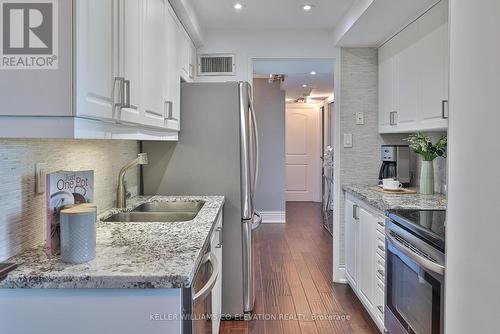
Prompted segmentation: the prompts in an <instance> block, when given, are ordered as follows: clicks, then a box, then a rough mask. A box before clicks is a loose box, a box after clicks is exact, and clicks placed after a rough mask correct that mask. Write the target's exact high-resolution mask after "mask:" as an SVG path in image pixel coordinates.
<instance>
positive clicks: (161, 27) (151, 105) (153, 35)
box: [139, 0, 167, 128]
mask: <svg viewBox="0 0 500 334" xmlns="http://www.w3.org/2000/svg"><path fill="white" fill-rule="evenodd" d="M166 2H167V0H143V3H144V5H143V10H144V11H143V13H144V15H143V18H142V21H143V23H142V26H143V28H142V33H143V37H142V46H141V50H142V56H141V63H142V66H141V68H142V71H141V73H140V74H141V81H140V82H141V86H140V92H141V93H140V94H141V105H140V106H139V111H140V113H141V114H142V119H141V123H142V124H145V125H148V126H154V127H158V128H164V127H165V118H166V116H167V115H166V114H165V113H166V105H165V89H166V88H165V86H166V80H167V70H166V45H165V40H166V33H167V31H166V15H167V11H166Z"/></svg>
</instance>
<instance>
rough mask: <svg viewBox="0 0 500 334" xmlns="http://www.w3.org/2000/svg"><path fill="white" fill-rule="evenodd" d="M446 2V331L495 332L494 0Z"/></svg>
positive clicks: (499, 56) (499, 270)
mask: <svg viewBox="0 0 500 334" xmlns="http://www.w3.org/2000/svg"><path fill="white" fill-rule="evenodd" d="M450 4H451V15H450V48H451V54H450V117H449V149H448V163H449V166H450V168H449V169H450V173H449V177H448V180H449V182H448V212H447V222H448V224H447V225H446V277H445V280H446V283H445V285H446V298H445V305H446V313H445V326H446V333H447V334H466V333H500V321H498V310H500V292H499V289H498V284H499V280H498V277H499V276H500V267H499V266H498V264H499V263H500V251H499V250H498V244H499V240H500V224H499V218H498V217H500V205H499V204H500V196H499V191H498V190H499V189H500V174H499V171H500V155H499V154H498V151H499V148H498V126H499V124H500V113H499V112H498V92H499V91H500V81H499V78H500V39H499V38H498V31H500V21H499V20H498V13H499V12H500V1H493V0H478V1H463V0H451V1H450Z"/></svg>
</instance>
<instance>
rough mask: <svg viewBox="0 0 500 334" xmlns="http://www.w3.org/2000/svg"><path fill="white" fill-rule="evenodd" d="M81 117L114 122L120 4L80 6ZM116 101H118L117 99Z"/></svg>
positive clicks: (100, 0) (94, 1)
mask: <svg viewBox="0 0 500 334" xmlns="http://www.w3.org/2000/svg"><path fill="white" fill-rule="evenodd" d="M76 6H77V8H76V13H77V17H76V40H77V41H78V43H77V46H76V77H77V79H78V81H77V83H76V91H77V100H76V114H77V116H85V117H89V118H95V119H112V118H113V111H114V110H113V109H114V105H115V102H114V94H118V91H117V87H116V86H115V85H114V84H115V77H116V76H117V73H118V57H117V52H116V51H117V45H118V43H117V38H118V36H117V33H116V31H117V27H118V12H117V11H118V4H117V1H116V0H88V1H77V2H76ZM116 101H118V100H117V99H116Z"/></svg>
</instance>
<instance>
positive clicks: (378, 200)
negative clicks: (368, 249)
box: [343, 184, 446, 212]
mask: <svg viewBox="0 0 500 334" xmlns="http://www.w3.org/2000/svg"><path fill="white" fill-rule="evenodd" d="M373 187H376V186H373V185H366V184H346V185H344V186H343V189H344V191H345V192H347V193H349V194H351V195H354V196H355V197H357V198H359V199H360V200H362V201H364V202H366V203H368V204H370V205H371V206H373V207H375V208H377V209H379V210H381V211H383V212H385V211H386V210H395V209H416V210H445V209H446V197H445V196H444V195H442V194H435V195H422V194H386V193H381V192H379V191H376V190H373V189H372V188H373Z"/></svg>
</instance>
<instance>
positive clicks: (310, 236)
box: [221, 202, 378, 334]
mask: <svg viewBox="0 0 500 334" xmlns="http://www.w3.org/2000/svg"><path fill="white" fill-rule="evenodd" d="M286 213H287V223H286V224H283V225H279V224H263V225H261V227H260V228H259V229H257V230H256V231H255V233H254V252H255V258H254V264H255V271H256V272H255V274H256V286H255V288H256V301H255V310H254V320H252V321H251V322H243V321H224V322H222V326H221V333H222V334H243V333H251V334H278V333H283V334H294V333H297V334H300V333H303V334H309V333H318V334H321V333H324V334H326V333H335V334H336V333H339V334H346V333H355V334H372V333H378V330H377V329H376V327H375V324H374V323H373V322H372V320H371V319H370V317H369V315H368V314H367V313H366V312H365V311H364V309H363V307H362V306H361V304H360V302H359V301H358V300H357V298H356V297H355V295H354V293H353V292H352V290H351V289H350V287H349V286H347V285H343V284H335V285H332V283H331V277H332V244H331V236H330V235H329V234H328V232H326V231H325V230H324V228H323V226H322V223H321V204H320V203H311V202H288V203H287V207H286ZM274 316H275V317H276V320H274V319H275V318H274ZM269 317H271V318H273V320H265V319H269ZM280 317H281V318H280Z"/></svg>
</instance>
